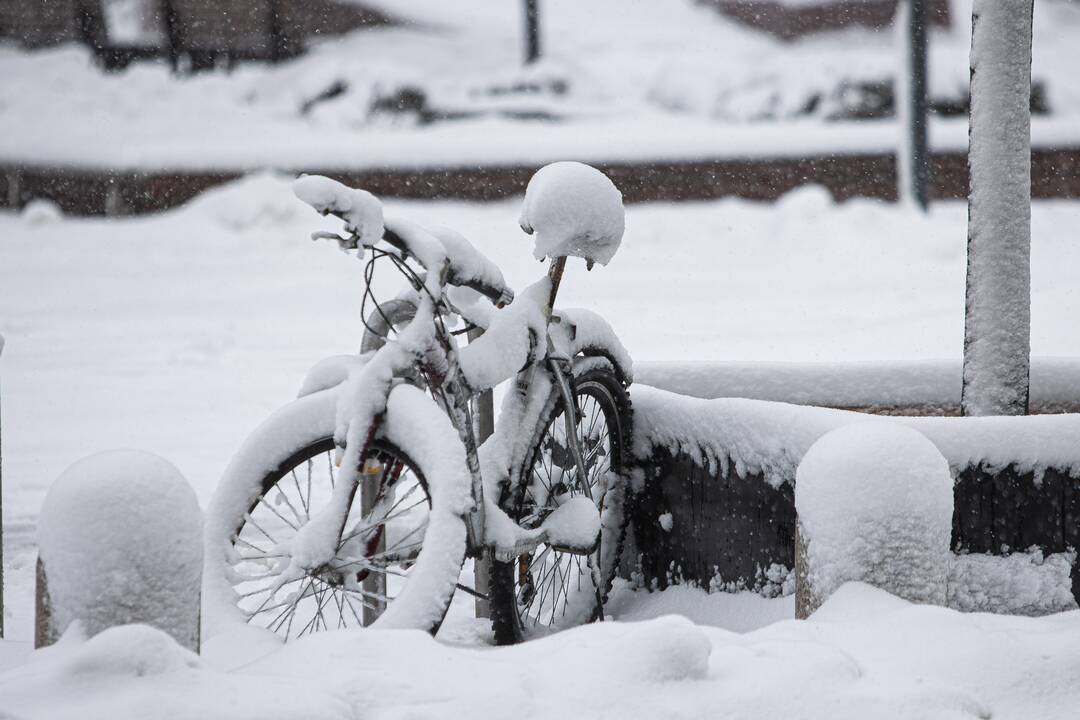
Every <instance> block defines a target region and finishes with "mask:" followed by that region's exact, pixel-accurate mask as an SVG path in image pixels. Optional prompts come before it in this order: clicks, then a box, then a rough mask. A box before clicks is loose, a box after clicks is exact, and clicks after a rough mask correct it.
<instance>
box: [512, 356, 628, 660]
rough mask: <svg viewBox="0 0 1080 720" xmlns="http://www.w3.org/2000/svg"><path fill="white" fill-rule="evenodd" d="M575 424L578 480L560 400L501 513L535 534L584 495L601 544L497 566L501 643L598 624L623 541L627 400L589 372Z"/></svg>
mask: <svg viewBox="0 0 1080 720" xmlns="http://www.w3.org/2000/svg"><path fill="white" fill-rule="evenodd" d="M574 399H575V402H576V405H577V407H576V412H575V413H574V414H575V416H576V418H577V423H576V425H575V427H574V428H573V430H572V432H573V434H574V436H576V438H577V442H578V443H579V445H580V447H581V451H582V457H583V459H584V461H585V463H584V465H585V468H584V469H585V474H586V477H584V478H580V477H578V468H577V464H576V462H575V461H574V457H573V453H572V451H571V450H570V444H569V443H570V435H568V432H567V424H566V418H565V413H566V408H565V405H564V403H563V400H562V398H561V396H559V395H558V393H557V392H556V393H553V395H552V397H551V398H550V399H549V401H548V406H547V408H546V409H545V412H544V413H543V414H542V415H541V422H540V424H539V427H538V428H537V434H536V437H535V438H534V440H533V441H532V444H531V447H532V451H531V452H530V453H529V455H528V456H527V458H526V461H525V465H524V467H523V468H522V472H521V474H520V478H521V480H520V482H519V484H518V487H517V488H516V490H515V492H513V493H512V494H511V495H510V496H509V498H508V499H507V501H506V502H504V503H503V505H504V509H505V510H506V511H507V513H508V514H509V515H510V517H512V518H513V519H514V520H515V521H516V522H517V523H518V524H519V525H521V526H523V527H530V528H531V527H536V526H538V525H540V524H541V523H542V522H543V519H544V518H545V517H547V515H548V514H550V513H551V512H552V511H553V510H554V509H555V508H557V507H558V506H559V505H560V504H561V503H563V502H565V501H566V500H567V499H568V498H571V497H573V496H576V495H580V494H582V493H584V492H585V488H586V486H587V487H588V489H589V495H590V497H591V498H592V500H593V502H594V503H595V504H596V506H597V509H598V510H599V512H600V526H601V530H600V537H599V538H598V544H597V547H596V549H595V550H594V551H593V552H592V553H590V554H579V553H574V552H568V551H564V550H560V549H559V548H556V547H552V546H547V545H540V546H539V547H537V548H536V550H535V551H534V552H533V553H531V554H529V555H523V556H520V557H518V558H517V559H516V560H514V561H512V562H509V563H502V562H494V563H493V567H492V578H491V615H492V624H493V626H494V631H495V640H496V642H497V643H499V644H509V643H514V642H520V641H521V640H523V639H527V638H529V637H534V636H537V635H543V634H547V633H549V632H552V631H556V630H559V629H563V628H566V627H572V626H574V625H580V624H583V623H587V622H592V621H593V620H596V619H598V618H601V617H603V606H604V602H605V601H606V599H607V594H608V592H610V590H611V586H612V583H613V581H614V578H615V573H616V571H617V570H618V565H619V560H620V557H621V554H622V545H623V542H624V539H625V535H626V524H627V513H626V501H627V478H626V475H625V473H626V470H627V463H628V461H629V453H630V450H629V447H630V445H629V443H630V423H631V416H630V398H629V397H628V395H627V393H626V390H625V389H624V388H623V386H622V384H621V383H620V382H619V380H618V379H617V378H616V377H615V375H614V374H613V373H611V372H609V371H606V370H600V369H597V370H591V371H588V372H585V373H583V374H582V375H581V376H580V377H578V378H576V379H575V380H574Z"/></svg>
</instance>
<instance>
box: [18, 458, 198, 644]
mask: <svg viewBox="0 0 1080 720" xmlns="http://www.w3.org/2000/svg"><path fill="white" fill-rule="evenodd" d="M38 544H39V552H40V558H41V562H42V564H43V567H44V571H45V575H46V577H47V578H48V592H49V598H50V605H51V610H52V614H51V628H52V630H53V632H54V633H62V632H63V631H64V630H65V629H66V628H67V627H68V625H70V624H71V623H72V622H74V621H76V620H81V621H82V623H83V624H84V626H85V628H86V631H87V633H88V634H89V635H95V634H96V633H98V632H101V631H102V630H105V629H106V628H108V627H110V626H114V625H121V624H125V623H131V622H145V623H150V624H152V625H155V626H156V627H159V628H161V629H162V630H165V631H167V632H168V633H169V634H171V635H172V636H173V637H174V638H176V640H177V641H178V642H180V643H181V644H183V645H185V646H187V647H191V648H195V647H197V646H198V637H199V586H200V577H201V572H202V511H201V510H200V509H199V503H198V501H197V500H196V499H195V493H194V491H193V490H192V489H191V486H190V485H188V483H187V481H186V480H185V479H184V477H183V476H182V475H181V474H180V471H179V470H177V469H176V467H174V466H173V465H172V464H171V463H169V462H168V461H166V460H164V459H163V458H160V457H158V456H157V455H153V454H151V453H147V452H142V451H138V450H112V451H107V452H103V453H98V454H96V455H91V456H90V457H87V458H84V459H82V460H80V461H78V462H76V463H75V464H73V465H72V466H71V467H69V468H68V469H67V470H65V471H64V472H63V473H62V474H61V475H60V477H59V478H57V480H56V482H55V483H53V485H52V487H51V488H50V489H49V493H48V495H47V496H46V497H45V503H44V505H43V506H42V509H41V516H40V519H39V521H38ZM50 639H55V637H53V638H50Z"/></svg>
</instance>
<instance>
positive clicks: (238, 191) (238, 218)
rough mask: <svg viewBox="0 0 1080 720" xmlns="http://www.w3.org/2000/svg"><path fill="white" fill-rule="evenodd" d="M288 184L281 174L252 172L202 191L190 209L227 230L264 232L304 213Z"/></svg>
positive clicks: (287, 178) (284, 176)
mask: <svg viewBox="0 0 1080 720" xmlns="http://www.w3.org/2000/svg"><path fill="white" fill-rule="evenodd" d="M289 181H290V177H289V176H288V175H285V174H283V173H278V172H271V171H263V172H253V173H250V174H248V175H245V176H244V177H242V178H240V179H239V180H237V181H235V182H231V183H226V184H224V185H219V186H217V187H213V188H210V189H209V190H206V191H204V192H203V193H201V194H199V195H198V196H197V197H196V198H195V199H194V200H192V201H191V203H190V205H189V206H190V207H191V208H197V209H198V211H199V212H204V213H206V215H208V216H209V217H210V218H211V219H212V220H213V221H214V222H216V223H217V224H219V225H221V226H222V227H223V228H226V229H227V230H232V231H234V232H242V231H245V230H252V229H254V230H266V229H267V228H271V227H275V226H279V225H282V224H285V223H289V222H291V221H294V220H295V218H297V217H298V211H302V210H303V207H304V206H303V205H301V204H300V203H298V202H297V201H296V198H295V197H294V196H293V195H292V193H290V192H289ZM177 212H182V210H178V211H177Z"/></svg>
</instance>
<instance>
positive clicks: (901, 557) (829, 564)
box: [795, 421, 953, 617]
mask: <svg viewBox="0 0 1080 720" xmlns="http://www.w3.org/2000/svg"><path fill="white" fill-rule="evenodd" d="M795 510H796V513H797V515H798V530H797V534H798V538H797V541H796V559H795V571H796V592H795V595H796V599H795V603H796V615H797V616H798V617H807V616H808V615H809V614H810V613H812V612H813V611H814V610H816V609H817V608H818V607H819V606H820V605H821V603H822V602H824V601H825V600H826V599H827V598H828V596H829V595H831V594H832V593H833V592H834V591H835V590H836V589H837V588H839V587H840V586H841V585H842V584H844V583H845V582H850V581H860V582H865V583H868V584H870V585H873V586H875V587H878V588H881V589H883V590H886V591H888V592H890V593H892V594H894V595H897V596H899V597H902V598H904V599H906V600H911V601H913V602H919V603H928V604H933V605H944V604H945V599H946V582H947V578H948V568H949V558H950V542H951V538H952V515H953V481H952V475H951V474H950V472H949V464H948V462H947V461H946V460H945V458H944V457H943V456H942V454H941V453H940V452H939V451H938V449H937V447H935V446H934V444H933V443H932V442H930V441H929V440H928V439H927V438H926V437H925V436H924V435H922V434H921V433H919V432H918V431H916V430H914V429H912V428H910V427H907V426H905V425H901V424H899V423H894V422H887V421H867V422H861V423H856V424H854V425H847V426H845V427H841V428H838V429H836V430H833V431H832V432H829V433H826V434H825V435H823V436H822V437H821V438H819V439H818V441H817V442H815V443H814V444H813V445H811V446H810V449H809V450H807V452H806V455H804V456H803V459H802V462H801V463H800V464H799V468H798V471H797V472H796V480H795Z"/></svg>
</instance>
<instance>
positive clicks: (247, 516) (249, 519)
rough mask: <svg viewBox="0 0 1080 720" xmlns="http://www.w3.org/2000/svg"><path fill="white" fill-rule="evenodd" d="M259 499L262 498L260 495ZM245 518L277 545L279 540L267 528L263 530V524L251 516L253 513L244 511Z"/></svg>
mask: <svg viewBox="0 0 1080 720" xmlns="http://www.w3.org/2000/svg"><path fill="white" fill-rule="evenodd" d="M259 499H260V500H261V499H262V498H261V497H260V498H259ZM244 520H246V521H247V522H249V523H251V524H252V525H254V526H255V529H256V530H258V531H259V532H261V533H262V534H263V535H264V536H265V537H266V539H267V540H269V541H270V542H272V543H274V544H275V545H277V540H275V539H274V538H273V536H271V535H270V533H268V532H266V531H265V530H263V528H262V526H261V525H259V523H257V522H255V518H253V517H251V513H249V512H247V513H244Z"/></svg>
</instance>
